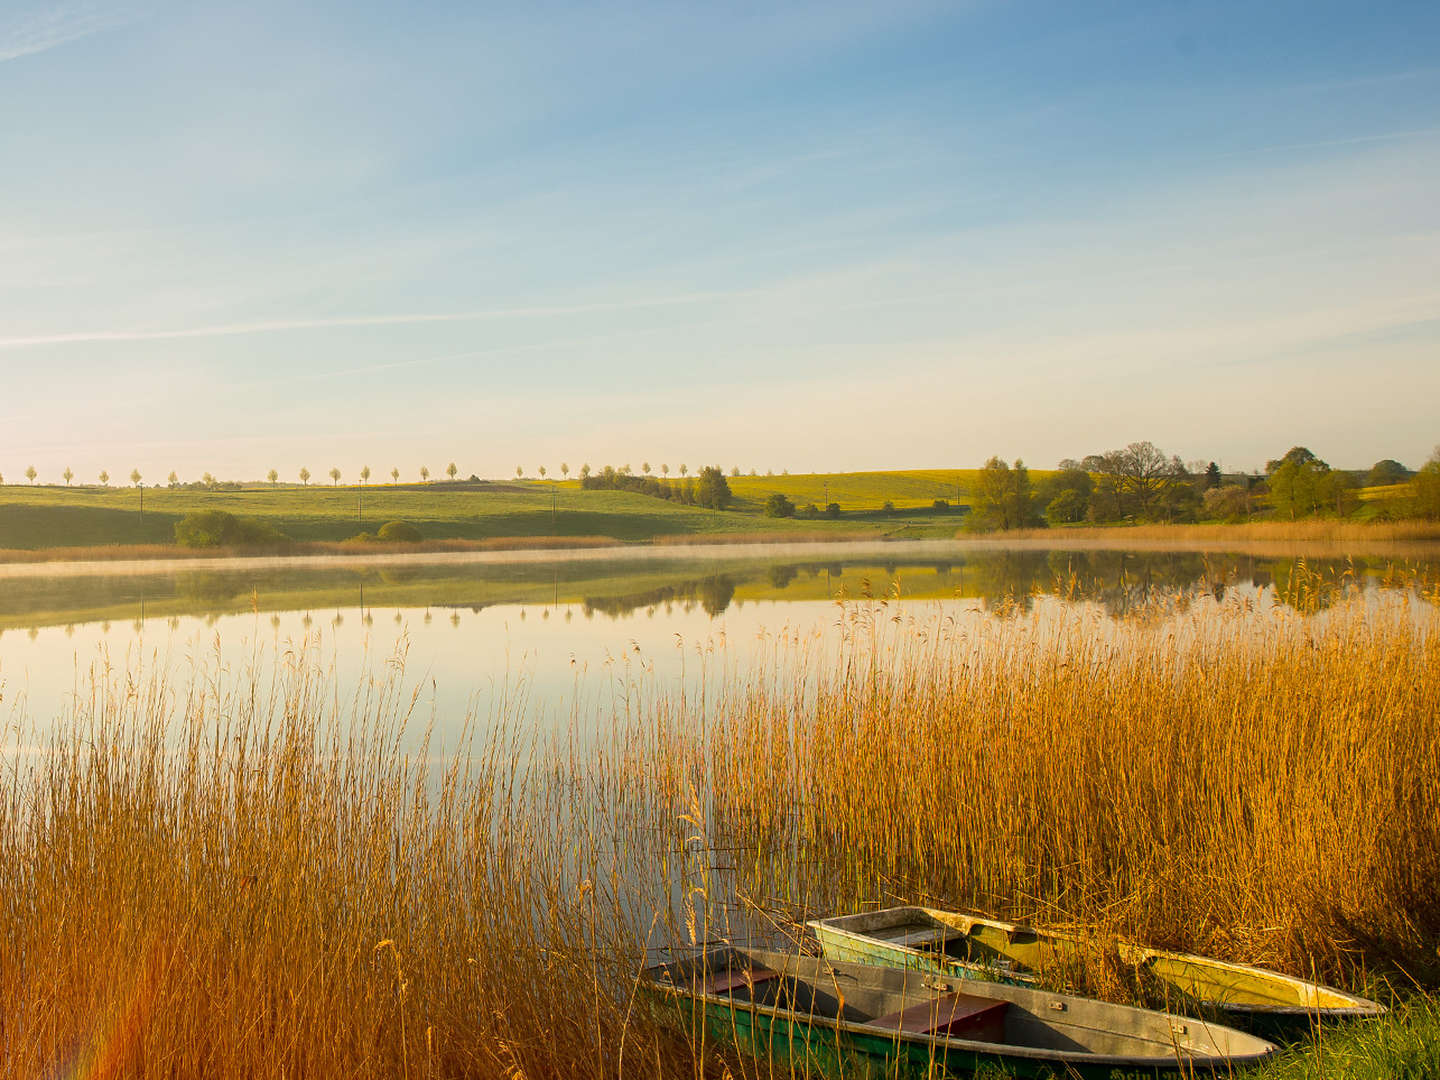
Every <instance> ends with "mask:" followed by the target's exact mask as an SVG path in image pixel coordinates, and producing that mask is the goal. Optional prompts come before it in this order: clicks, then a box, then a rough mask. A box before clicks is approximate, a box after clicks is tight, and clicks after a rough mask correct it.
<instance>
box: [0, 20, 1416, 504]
mask: <svg viewBox="0 0 1440 1080" xmlns="http://www.w3.org/2000/svg"><path fill="white" fill-rule="evenodd" d="M1437 193H1440V5H1437V4H1435V3H1433V2H1425V3H1378V2H1377V3H1365V4H1360V3H1355V4H1331V3H1325V2H1320V0H1306V2H1299V3H1290V2H1284V0H1274V2H1270V0H1267V2H1266V3H1261V4H1256V3H1254V2H1253V0H1251V2H1246V3H1234V4H1230V3H1199V2H1167V3H1162V2H1145V3H1134V4H1121V3H1105V2H1101V0H1096V2H1087V3H1083V4H1076V3H1072V2H1068V0H1066V2H1058V3H1049V4H1047V3H1019V2H1017V3H999V2H994V3H990V2H976V3H963V2H954V3H945V4H930V3H910V2H905V0H902V2H897V0H889V2H884V3H851V2H849V0H826V2H823V3H813V4H812V3H790V4H757V3H725V4H719V3H698V2H697V3H675V2H671V3H663V4H647V3H643V2H632V3H623V4H612V3H608V2H587V3H580V4H566V3H554V2H547V0H533V2H529V3H524V4H514V5H509V4H499V3H494V4H474V3H426V4H401V3H398V2H392V3H373V2H358V0H345V2H343V3H341V2H336V3H309V2H303V0H287V2H283V3H282V2H269V0H246V2H244V3H206V2H204V0H192V2H183V3H181V2H173V0H133V2H132V0H114V2H112V0H84V2H81V0H3V2H0V474H3V475H4V477H5V479H6V481H7V482H11V483H13V482H16V481H17V480H19V479H20V477H21V474H22V473H23V471H24V470H25V468H26V467H27V466H28V465H34V466H35V467H36V469H37V470H38V471H39V474H40V480H41V481H42V482H45V481H47V480H48V481H51V482H55V481H58V479H59V474H60V472H61V471H62V470H63V469H65V468H66V467H67V466H68V467H70V468H72V469H73V470H74V471H75V473H76V474H77V476H78V477H79V478H80V479H92V478H93V477H94V476H95V475H96V474H97V473H98V472H99V470H100V469H102V468H103V469H107V470H108V471H109V472H110V473H111V474H112V476H123V475H128V474H129V472H130V470H131V469H132V468H138V469H140V470H141V472H142V474H143V475H144V476H145V477H146V480H147V482H153V481H156V480H162V479H163V478H164V476H165V475H166V474H168V473H169V472H170V471H171V470H175V471H176V472H177V473H178V474H179V476H180V477H181V478H182V479H187V480H188V479H195V478H198V477H199V476H200V474H201V473H202V472H211V473H213V474H215V475H217V476H220V477H222V478H227V479H258V478H260V477H262V476H263V475H264V474H265V472H266V471H267V470H268V469H270V468H275V469H277V470H278V471H279V472H280V474H281V476H282V477H284V478H293V477H294V475H295V474H296V473H297V472H298V470H299V469H300V468H301V467H302V466H304V467H307V468H308V469H309V470H310V471H311V472H312V473H314V474H315V475H317V476H321V475H323V474H327V473H328V472H329V470H330V469H331V468H332V467H338V468H339V469H340V470H341V472H342V475H343V477H344V478H345V479H347V480H354V479H356V478H357V474H358V472H359V470H360V468H361V466H362V465H369V466H370V467H371V468H372V469H373V470H374V471H375V472H376V473H377V474H385V475H388V473H389V471H390V469H391V468H392V467H394V468H399V469H400V471H401V474H402V477H403V478H406V479H414V478H415V476H416V475H417V473H418V470H419V468H420V466H421V465H427V466H428V467H429V468H430V469H431V470H432V471H438V470H439V469H441V468H443V467H444V465H445V464H446V463H448V462H450V461H454V462H456V463H457V465H458V467H459V468H460V470H461V473H462V475H469V474H471V473H475V474H478V475H480V476H487V477H488V476H503V475H514V472H515V469H516V467H517V466H520V467H522V468H523V469H524V471H525V473H526V474H527V475H533V474H535V472H536V471H537V469H538V467H539V466H541V465H545V466H547V467H548V469H549V470H551V471H552V472H554V471H555V470H558V468H559V466H560V464H561V463H562V462H564V463H567V464H568V465H569V466H570V468H571V470H572V471H574V470H577V469H578V468H579V467H580V465H581V464H582V463H589V464H591V465H592V466H594V467H599V466H601V465H604V464H614V465H616V466H617V467H618V466H620V465H623V464H631V465H632V466H633V467H635V468H637V469H638V468H639V466H640V464H641V462H642V461H648V462H650V463H652V465H654V466H655V467H656V468H657V469H658V467H659V464H660V463H662V462H663V463H667V464H669V465H670V466H671V468H672V469H676V468H678V465H679V464H680V463H687V464H689V465H690V467H691V468H692V469H694V468H698V466H700V465H701V464H706V463H714V464H720V465H722V466H724V467H726V468H729V467H730V466H732V465H738V466H739V467H741V468H742V469H744V470H746V471H749V470H750V469H751V468H756V469H758V470H759V471H760V472H762V473H763V472H765V471H767V470H771V469H773V470H774V471H775V472H780V471H781V470H782V469H788V470H789V471H791V472H804V471H831V470H848V469H865V468H875V469H884V468H912V467H913V468H922V467H971V466H977V465H979V464H980V463H981V462H983V461H984V460H985V459H986V458H987V457H989V456H990V455H992V454H997V455H999V456H1001V457H1004V458H1007V459H1013V458H1015V457H1021V458H1023V459H1024V460H1025V461H1026V462H1027V463H1029V464H1030V465H1031V466H1033V467H1040V468H1047V467H1053V465H1054V464H1055V463H1056V462H1057V461H1058V460H1059V459H1061V458H1065V457H1076V458H1079V457H1083V456H1084V455H1085V454H1087V453H1093V452H1099V451H1104V450H1108V449H1111V448H1114V447H1117V446H1122V445H1124V444H1126V443H1129V442H1131V441H1134V440H1140V439H1148V440H1151V441H1153V442H1155V443H1156V444H1158V445H1159V446H1161V447H1162V448H1163V449H1164V450H1166V451H1167V452H1170V453H1175V454H1179V455H1180V456H1181V457H1182V458H1184V459H1186V460H1201V461H1208V460H1212V459H1213V460H1217V461H1219V462H1220V463H1221V464H1222V465H1223V466H1224V467H1225V468H1227V469H1254V468H1258V467H1261V466H1263V464H1264V462H1265V461H1266V460H1267V459H1269V458H1274V457H1278V456H1279V455H1280V454H1282V453H1283V452H1284V451H1285V450H1286V449H1287V448H1288V447H1290V446H1292V445H1295V444H1304V445H1307V446H1309V447H1310V448H1311V449H1312V450H1314V451H1315V452H1316V453H1317V454H1319V455H1320V456H1321V457H1322V458H1325V459H1326V460H1328V461H1330V462H1331V463H1332V464H1335V465H1338V466H1345V467H1365V466H1368V465H1370V464H1371V463H1372V462H1374V461H1375V460H1377V459H1380V458H1386V457H1391V458H1396V459H1398V460H1400V461H1402V462H1403V463H1405V464H1406V465H1409V466H1410V467H1412V468H1414V467H1417V466H1419V465H1420V464H1421V463H1423V461H1424V460H1425V459H1426V458H1427V457H1428V456H1429V455H1430V453H1431V452H1432V450H1433V449H1434V448H1435V446H1436V444H1437V443H1440V409H1437V402H1440V194H1437Z"/></svg>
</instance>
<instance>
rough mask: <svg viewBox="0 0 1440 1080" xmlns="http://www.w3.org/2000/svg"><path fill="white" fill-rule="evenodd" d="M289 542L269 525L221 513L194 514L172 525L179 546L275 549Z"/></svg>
mask: <svg viewBox="0 0 1440 1080" xmlns="http://www.w3.org/2000/svg"><path fill="white" fill-rule="evenodd" d="M289 540H290V538H289V537H288V536H286V535H285V534H284V533H282V532H281V531H280V530H279V529H276V528H275V527H274V526H273V525H271V524H269V523H268V522H265V521H257V520H255V519H254V518H243V517H236V516H235V515H234V514H231V513H227V512H226V511H224V510H200V511H196V512H195V513H193V514H186V515H185V516H184V517H183V518H181V519H180V520H179V521H177V522H176V523H175V542H176V543H177V544H179V545H180V546H181V547H189V548H213V547H276V546H279V545H282V544H286V543H288V542H289Z"/></svg>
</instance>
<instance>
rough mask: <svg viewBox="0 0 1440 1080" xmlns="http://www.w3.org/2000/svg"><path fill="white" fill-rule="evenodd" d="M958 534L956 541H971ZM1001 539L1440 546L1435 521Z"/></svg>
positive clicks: (1151, 529)
mask: <svg viewBox="0 0 1440 1080" xmlns="http://www.w3.org/2000/svg"><path fill="white" fill-rule="evenodd" d="M973 535H974V534H973V533H965V532H961V533H959V534H958V536H959V537H961V538H964V537H966V536H973ZM992 535H993V536H996V537H1004V538H1007V539H1009V538H1017V537H1018V538H1024V539H1046V540H1053V541H1055V542H1056V544H1057V546H1064V544H1065V543H1066V542H1068V541H1069V540H1072V539H1085V540H1114V541H1115V542H1117V543H1123V544H1128V543H1129V542H1130V541H1131V540H1176V541H1182V540H1183V541H1240V540H1243V541H1261V542H1265V543H1276V544H1296V543H1330V544H1335V543H1345V544H1367V543H1404V542H1432V543H1433V542H1435V541H1440V522H1435V521H1420V520H1409V521H1342V520H1339V519H1336V518H1308V519H1306V520H1304V521H1274V520H1271V521H1253V522H1233V523H1218V522H1217V523H1210V524H1203V525H1164V524H1141V525H1116V526H1094V525H1090V526H1085V525H1081V526H1075V527H1070V526H1066V527H1064V528H1058V529H1015V530H1012V531H1010V532H1005V533H996V534H992Z"/></svg>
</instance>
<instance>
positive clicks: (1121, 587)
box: [0, 544, 1440, 629]
mask: <svg viewBox="0 0 1440 1080" xmlns="http://www.w3.org/2000/svg"><path fill="white" fill-rule="evenodd" d="M894 546H895V547H896V548H897V549H898V548H900V547H901V545H898V544H897V545H894ZM1437 575H1440V555H1437V556H1436V557H1433V558H1428V559H1426V558H1422V559H1412V560H1408V561H1402V560H1397V559H1394V558H1382V557H1366V556H1360V555H1357V556H1351V557H1349V558H1343V559H1342V558H1327V559H1313V558H1312V559H1306V558H1303V557H1301V556H1296V555H1291V556H1258V555H1253V554H1248V555H1247V554H1229V555H1227V554H1217V553H1214V552H1184V551H1068V550H1060V549H1053V550H1044V549H1025V550H1018V549H991V550H963V549H957V550H956V551H955V552H954V553H953V554H950V553H947V554H946V555H945V557H943V558H939V559H937V558H935V557H934V556H933V555H929V554H927V555H926V556H923V557H922V556H915V555H910V554H909V553H907V552H905V551H898V550H897V552H896V554H895V555H893V556H890V557H887V558H885V559H876V558H874V556H873V555H868V554H867V555H863V556H856V557H852V558H846V557H844V556H843V553H840V552H837V553H836V555H835V556H829V555H827V556H826V557H825V558H824V559H823V560H822V559H814V558H810V559H793V558H792V559H786V558H777V557H774V556H773V555H772V556H769V557H757V558H745V557H742V556H734V555H730V556H727V557H725V558H704V557H696V558H693V559H672V560H668V561H664V562H659V561H656V560H649V559H641V558H633V559H626V558H623V557H621V558H615V559H607V560H596V559H590V560H584V561H563V560H562V561H555V562H550V563H540V562H529V563H517V564H497V563H486V564H480V565H465V564H447V565H420V564H417V565H410V566H383V567H368V566H364V565H343V566H340V565H337V566H335V567H325V568H293V567H275V568H258V569H257V568H253V567H247V568H244V569H238V570H233V571H232V570H225V569H214V568H207V569H205V570H198V571H197V570H192V569H186V568H184V567H183V566H182V567H179V568H177V569H175V570H174V571H173V572H169V573H146V574H139V575H127V574H114V575H91V576H84V577H74V576H65V575H57V576H53V577H49V576H36V577H19V578H9V579H4V580H0V629H3V628H6V627H22V628H33V627H45V626H55V625H74V624H77V623H94V622H99V621H102V620H105V621H107V623H108V622H109V621H113V620H123V621H124V622H126V623H131V622H136V623H139V624H141V625H143V623H144V622H145V620H147V619H149V618H152V617H161V618H168V619H172V620H173V619H174V618H176V617H178V616H182V615H188V616H200V617H202V618H213V617H215V616H218V615H225V614H235V613H238V612H243V611H254V612H262V611H265V612H282V611H296V612H307V613H308V612H314V611H321V610H328V611H331V612H333V615H332V616H330V617H329V618H327V622H330V621H332V620H333V624H334V625H336V626H339V625H342V623H343V619H344V612H345V611H346V610H347V609H358V610H359V612H360V613H361V615H360V617H361V618H362V619H363V618H366V617H367V615H366V614H365V613H366V612H368V611H369V609H370V608H372V607H382V608H418V609H423V610H424V612H425V615H424V619H425V621H426V622H429V621H430V618H431V609H432V608H433V609H439V610H441V611H444V612H445V613H446V616H445V617H446V618H447V619H450V620H451V621H452V622H456V621H457V615H456V614H453V613H458V612H461V611H469V612H472V613H478V612H480V611H483V610H485V609H486V608H490V607H494V606H497V605H529V606H533V607H536V608H539V609H540V610H541V611H542V612H543V613H544V616H543V617H548V614H549V612H550V610H552V609H554V610H557V611H558V610H560V609H561V608H565V609H566V611H565V614H566V618H567V619H569V618H571V617H572V613H571V611H570V610H569V609H570V608H571V607H572V606H573V607H578V608H579V610H580V611H581V612H582V613H583V614H584V616H585V617H586V618H593V617H595V616H596V615H603V616H607V617H610V618H614V619H620V618H627V617H630V616H633V615H635V614H636V613H637V612H645V613H647V614H648V615H650V616H651V617H653V616H654V613H655V612H656V611H657V610H659V611H663V612H665V613H666V614H669V613H671V612H672V611H674V610H677V609H678V610H680V611H683V612H686V613H689V612H691V611H694V610H697V609H698V610H699V611H702V612H704V613H705V614H706V615H708V616H709V617H711V618H712V619H713V618H718V617H719V616H721V615H723V614H724V613H725V612H726V611H728V610H730V609H731V608H732V607H735V606H737V605H741V604H744V603H746V602H749V601H756V600H765V601H779V602H786V601H815V600H834V599H851V598H853V599H860V598H871V597H873V598H913V599H939V598H967V599H978V600H981V601H983V602H984V603H985V605H986V606H987V607H988V608H990V609H992V610H995V611H1007V612H1016V611H1019V612H1024V611H1029V610H1031V609H1032V607H1033V605H1034V603H1035V599H1036V598H1037V597H1039V596H1059V597H1063V598H1066V599H1070V600H1076V601H1093V602H1096V603H1098V604H1100V605H1101V606H1102V607H1103V608H1104V610H1105V611H1106V612H1107V613H1109V614H1110V615H1112V616H1116V617H1120V616H1125V615H1129V614H1131V613H1132V612H1135V611H1137V610H1139V609H1142V608H1145V607H1147V606H1149V605H1152V604H1155V603H1156V602H1157V601H1158V602H1181V603H1183V602H1185V600H1186V599H1187V598H1193V597H1195V596H1199V595H1205V596H1209V597H1212V598H1214V599H1216V600H1224V599H1225V597H1226V596H1227V595H1228V594H1229V593H1230V592H1231V591H1232V590H1235V589H1237V588H1238V589H1243V590H1248V591H1250V592H1252V593H1257V594H1259V593H1269V594H1271V595H1273V596H1274V597H1275V598H1276V599H1277V600H1278V601H1279V602H1281V603H1285V604H1289V605H1291V606H1294V607H1297V608H1300V609H1302V610H1315V609H1318V608H1320V607H1323V606H1325V605H1326V604H1327V603H1329V602H1332V601H1333V598H1334V596H1336V595H1338V594H1339V592H1340V591H1341V589H1342V588H1343V587H1346V586H1351V585H1355V586H1361V587H1366V586H1378V585H1381V584H1389V585H1396V584H1409V585H1417V584H1418V585H1421V586H1422V587H1423V586H1424V585H1425V584H1426V583H1430V582H1434V581H1435V580H1436V579H1437ZM310 618H311V617H310V616H309V615H308V614H307V615H306V617H305V625H306V626H307V627H308V626H309V625H310Z"/></svg>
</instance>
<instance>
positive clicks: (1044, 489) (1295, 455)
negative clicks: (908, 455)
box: [968, 442, 1440, 532]
mask: <svg viewBox="0 0 1440 1080" xmlns="http://www.w3.org/2000/svg"><path fill="white" fill-rule="evenodd" d="M1412 478H1413V479H1412ZM1407 481H1408V482H1409V484H1410V487H1411V494H1410V497H1409V498H1395V499H1391V500H1389V501H1387V502H1386V503H1384V504H1383V506H1384V507H1386V508H1388V509H1385V510H1381V511H1380V513H1382V514H1384V513H1389V514H1392V515H1399V516H1404V515H1406V514H1413V515H1416V516H1420V517H1426V516H1429V517H1433V518H1436V519H1440V449H1437V451H1436V455H1435V457H1432V458H1431V460H1430V462H1428V463H1427V464H1426V466H1425V468H1423V469H1421V470H1420V472H1419V473H1412V472H1410V471H1409V470H1408V469H1406V468H1405V466H1404V465H1402V464H1401V463H1400V462H1398V461H1395V460H1394V459H1392V458H1385V459H1383V460H1381V461H1377V462H1376V463H1375V464H1374V466H1372V467H1371V469H1370V470H1369V471H1368V473H1367V472H1366V471H1364V470H1358V471H1354V472H1352V471H1348V470H1345V469H1337V468H1333V467H1332V466H1331V465H1330V464H1329V463H1328V462H1326V461H1323V460H1321V459H1320V458H1319V457H1318V456H1317V455H1316V454H1315V453H1314V452H1313V451H1311V450H1310V449H1309V448H1308V447H1304V446H1292V447H1291V448H1290V449H1289V450H1288V451H1286V452H1285V454H1284V455H1283V456H1281V457H1279V458H1276V459H1274V460H1273V461H1270V462H1268V463H1267V464H1266V467H1265V473H1264V475H1261V474H1259V473H1256V474H1255V475H1253V476H1247V475H1244V474H1232V475H1231V476H1228V477H1227V476H1226V475H1225V473H1224V472H1223V471H1222V470H1221V468H1220V466H1219V465H1218V464H1217V463H1216V462H1213V461H1211V462H1208V463H1204V462H1194V463H1192V464H1190V465H1187V464H1186V463H1185V462H1183V461H1181V460H1180V458H1179V457H1178V456H1177V455H1175V454H1167V453H1166V452H1165V451H1163V450H1161V449H1160V448H1159V447H1158V446H1156V445H1155V444H1154V443H1151V442H1133V443H1130V444H1129V445H1128V446H1125V447H1123V448H1121V449H1118V450H1109V451H1106V452H1105V453H1101V454H1090V455H1087V456H1086V457H1085V458H1084V459H1082V460H1079V461H1076V460H1074V459H1073V458H1067V459H1066V460H1064V461H1062V462H1060V468H1059V470H1058V471H1057V472H1055V473H1053V474H1051V475H1049V476H1047V477H1045V478H1044V479H1043V480H1041V481H1040V482H1039V483H1038V485H1036V486H1035V488H1034V489H1033V490H1032V488H1031V482H1030V476H1029V473H1028V471H1027V470H1026V468H1025V465H1024V463H1023V462H1021V461H1018V460H1017V461H1016V462H1015V464H1014V466H1013V467H1012V466H1011V465H1009V464H1008V463H1007V462H1005V461H1004V460H1002V459H1000V458H998V457H992V458H991V459H990V460H989V461H987V462H986V463H985V466H984V468H983V469H982V470H981V472H980V480H979V484H978V485H977V490H976V492H975V495H974V499H973V503H974V512H973V513H972V515H971V517H970V520H969V523H968V526H969V528H971V529H974V530H977V531H982V532H984V531H993V530H997V529H1020V528H1026V527H1029V526H1034V525H1041V524H1044V525H1051V526H1064V525H1075V524H1079V523H1081V522H1092V523H1095V524H1107V523H1112V522H1151V521H1155V522H1191V521H1198V520H1201V519H1202V518H1203V519H1205V520H1211V521H1213V520H1221V521H1231V522H1233V521H1242V520H1245V519H1247V518H1250V517H1252V516H1253V515H1255V514H1256V513H1258V512H1261V511H1268V512H1269V513H1270V514H1271V515H1272V516H1274V517H1279V518H1283V519H1287V520H1291V521H1294V520H1299V519H1301V518H1307V517H1317V516H1330V517H1349V516H1350V515H1352V514H1354V513H1355V511H1356V510H1357V509H1358V508H1359V506H1360V498H1359V493H1358V491H1357V488H1358V487H1359V485H1360V484H1361V483H1362V482H1366V483H1369V484H1370V485H1372V486H1390V485H1396V484H1403V483H1406V482H1407Z"/></svg>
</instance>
